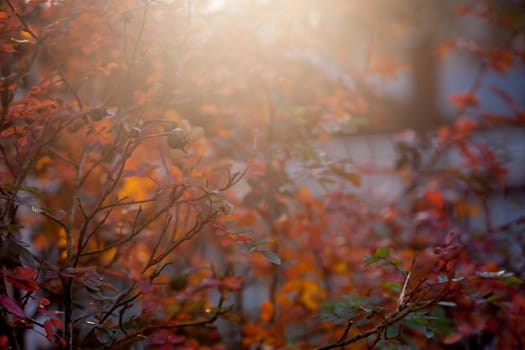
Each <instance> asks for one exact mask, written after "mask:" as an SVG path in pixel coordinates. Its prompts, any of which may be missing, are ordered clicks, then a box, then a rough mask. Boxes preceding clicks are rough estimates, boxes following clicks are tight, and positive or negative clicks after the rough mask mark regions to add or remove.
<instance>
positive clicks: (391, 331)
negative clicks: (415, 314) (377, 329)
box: [386, 326, 399, 338]
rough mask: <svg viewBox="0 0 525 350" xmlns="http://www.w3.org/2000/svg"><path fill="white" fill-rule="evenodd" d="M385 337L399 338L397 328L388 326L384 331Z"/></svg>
mask: <svg viewBox="0 0 525 350" xmlns="http://www.w3.org/2000/svg"><path fill="white" fill-rule="evenodd" d="M386 336H387V337H388V338H397V337H399V327H398V326H390V327H388V328H387V329H386Z"/></svg>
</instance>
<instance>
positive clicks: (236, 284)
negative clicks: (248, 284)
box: [221, 276, 244, 289]
mask: <svg viewBox="0 0 525 350" xmlns="http://www.w3.org/2000/svg"><path fill="white" fill-rule="evenodd" d="M243 282H244V278H243V277H240V276H239V277H227V278H225V279H223V280H222V282H221V285H222V286H223V287H226V288H229V289H240V288H241V287H242V284H243Z"/></svg>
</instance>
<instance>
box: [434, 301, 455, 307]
mask: <svg viewBox="0 0 525 350" xmlns="http://www.w3.org/2000/svg"><path fill="white" fill-rule="evenodd" d="M438 305H441V306H444V307H456V306H458V304H456V303H455V302H453V301H440V302H438Z"/></svg>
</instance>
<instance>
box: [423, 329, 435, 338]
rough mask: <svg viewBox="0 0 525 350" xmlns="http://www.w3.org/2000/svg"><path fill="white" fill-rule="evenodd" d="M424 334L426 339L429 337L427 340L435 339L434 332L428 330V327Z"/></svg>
mask: <svg viewBox="0 0 525 350" xmlns="http://www.w3.org/2000/svg"><path fill="white" fill-rule="evenodd" d="M423 333H424V334H425V337H427V339H430V338H433V337H434V332H433V331H432V330H431V329H429V328H427V327H425V328H424V329H423Z"/></svg>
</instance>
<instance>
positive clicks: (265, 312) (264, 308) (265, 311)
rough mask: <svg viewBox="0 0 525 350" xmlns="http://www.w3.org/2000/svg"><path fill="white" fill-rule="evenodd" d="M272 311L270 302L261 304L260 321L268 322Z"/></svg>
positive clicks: (272, 307) (266, 301)
mask: <svg viewBox="0 0 525 350" xmlns="http://www.w3.org/2000/svg"><path fill="white" fill-rule="evenodd" d="M274 309H275V308H274V306H273V303H272V302H271V301H270V300H265V301H263V302H262V303H261V320H262V321H264V322H268V321H269V320H270V319H271V318H272V316H273V311H274Z"/></svg>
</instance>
